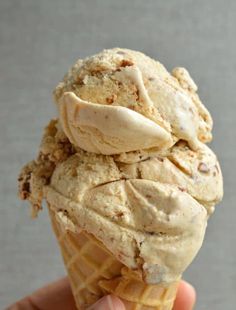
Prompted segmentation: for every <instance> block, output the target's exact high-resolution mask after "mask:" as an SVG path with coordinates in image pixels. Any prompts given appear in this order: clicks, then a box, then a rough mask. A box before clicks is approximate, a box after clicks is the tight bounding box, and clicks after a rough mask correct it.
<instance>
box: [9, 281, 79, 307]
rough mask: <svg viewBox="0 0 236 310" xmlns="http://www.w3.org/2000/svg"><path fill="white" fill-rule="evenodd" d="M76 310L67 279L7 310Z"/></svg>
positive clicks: (40, 290) (46, 287)
mask: <svg viewBox="0 0 236 310" xmlns="http://www.w3.org/2000/svg"><path fill="white" fill-rule="evenodd" d="M51 309H57V310H65V309H70V310H76V309H77V308H76V306H75V302H74V298H73V295H72V292H71V288H70V284H69V281H68V279H67V278H63V279H61V280H59V281H56V282H54V283H51V284H49V285H47V286H44V287H43V288H41V289H39V290H37V291H36V292H34V293H33V294H32V295H30V296H27V297H25V298H24V299H22V300H20V301H18V302H17V303H15V304H14V305H12V306H10V307H8V308H7V310H51Z"/></svg>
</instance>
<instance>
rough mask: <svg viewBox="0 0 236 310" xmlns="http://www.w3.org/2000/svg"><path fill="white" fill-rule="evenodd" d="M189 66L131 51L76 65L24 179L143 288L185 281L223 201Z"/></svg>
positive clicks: (27, 189) (27, 192)
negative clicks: (134, 272) (136, 275)
mask: <svg viewBox="0 0 236 310" xmlns="http://www.w3.org/2000/svg"><path fill="white" fill-rule="evenodd" d="M196 91H197V86H196V85H195V83H194V82H193V80H192V79H191V77H190V76H189V74H188V72H187V70H185V69H184V68H175V69H174V70H173V72H172V74H170V73H168V71H167V70H166V69H165V68H164V67H163V66H162V65H161V64H160V63H159V62H157V61H154V60H152V59H150V58H149V57H147V56H145V55H144V54H142V53H139V52H135V51H131V50H127V49H119V48H116V49H111V50H105V51H103V52H102V53H100V54H97V55H95V56H92V57H89V58H86V59H85V60H79V61H78V62H77V63H76V64H75V65H74V66H73V67H72V69H71V70H70V71H69V72H68V74H67V75H66V76H65V78H64V79H63V82H61V83H60V84H59V85H58V86H57V87H56V89H55V91H54V97H55V100H56V104H57V107H58V113H59V118H58V120H53V121H51V122H50V123H49V125H48V127H47V128H46V130H45V133H44V136H43V140H42V143H41V147H40V152H39V156H38V158H37V159H36V160H35V161H33V162H31V163H29V164H28V165H27V166H25V167H24V168H23V170H22V172H21V175H20V177H19V189H20V190H19V191H20V195H21V197H22V198H23V199H28V200H29V201H30V202H31V204H32V205H33V210H34V213H37V211H38V210H39V209H40V208H41V203H42V200H43V199H45V200H46V201H47V203H48V204H49V205H50V206H51V208H52V209H53V211H54V212H56V213H58V214H61V215H63V216H61V219H62V221H64V224H65V225H67V226H68V229H69V230H70V229H71V230H74V231H75V230H76V229H82V230H84V231H86V232H88V233H90V234H92V235H93V236H95V237H96V238H97V239H98V240H99V241H100V242H102V243H103V244H104V246H105V247H106V248H107V249H108V250H109V251H110V252H111V253H112V254H113V255H114V256H115V258H116V259H117V260H119V261H120V262H121V263H122V264H124V265H125V266H127V267H128V268H129V269H138V270H141V271H142V274H143V278H144V280H145V282H146V283H149V284H156V283H160V282H163V283H171V282H173V281H176V280H178V279H179V278H180V277H181V275H182V273H183V271H184V270H185V269H186V268H187V266H188V265H189V264H190V263H191V261H192V260H193V258H194V257H195V255H196V254H197V252H198V250H199V249H200V247H201V245H202V241H203V238H204V235H205V229H206V225H207V219H208V217H209V215H211V214H212V212H213V211H214V207H215V204H216V203H218V202H219V201H220V200H221V198H222V195H223V189H222V188H223V186H222V175H221V171H220V167H219V163H218V161H217V158H216V156H215V154H214V153H213V152H212V151H211V150H210V149H209V148H208V147H207V146H206V145H205V143H206V142H209V141H210V140H211V138H212V135H211V129H212V119H211V116H210V114H209V112H208V111H207V110H206V108H205V107H204V106H203V104H202V103H201V101H200V99H199V97H198V95H197V93H196Z"/></svg>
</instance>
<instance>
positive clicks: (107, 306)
mask: <svg viewBox="0 0 236 310" xmlns="http://www.w3.org/2000/svg"><path fill="white" fill-rule="evenodd" d="M87 310H125V306H124V305H123V303H122V301H121V300H120V299H119V298H118V297H116V296H114V295H107V296H104V297H103V298H101V299H100V300H98V301H97V302H96V303H95V304H94V305H92V306H91V307H89V308H88V309H87Z"/></svg>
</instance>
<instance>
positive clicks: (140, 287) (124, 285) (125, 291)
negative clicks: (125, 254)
mask: <svg viewBox="0 0 236 310" xmlns="http://www.w3.org/2000/svg"><path fill="white" fill-rule="evenodd" d="M124 270H125V271H124ZM127 270H128V269H127V268H126V267H124V268H122V276H121V277H117V278H115V279H112V280H104V281H100V283H99V284H100V286H101V287H102V288H103V289H104V290H105V291H107V293H112V294H114V295H116V296H119V297H120V298H121V299H122V300H123V302H124V304H125V306H126V309H127V310H154V309H155V310H170V309H172V306H173V302H174V298H175V296H176V291H177V287H178V282H175V283H172V284H171V285H170V286H168V287H164V286H162V285H147V284H145V283H144V282H143V281H140V280H139V279H138V278H137V277H135V276H132V273H131V274H130V273H129V271H128V272H127Z"/></svg>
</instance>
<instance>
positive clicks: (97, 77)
mask: <svg viewBox="0 0 236 310" xmlns="http://www.w3.org/2000/svg"><path fill="white" fill-rule="evenodd" d="M196 90H197V87H196V85H195V84H194V82H193V81H192V79H191V78H190V76H189V74H188V72H187V71H186V70H185V69H183V68H176V69H175V70H174V71H173V75H171V74H169V73H168V72H167V71H166V69H165V68H164V67H163V66H162V65H161V64H160V63H158V62H156V61H154V60H152V59H150V58H149V57H147V56H145V55H144V54H142V53H139V52H134V51H130V50H126V49H111V50H105V51H103V52H102V53H100V54H98V55H95V56H93V57H90V58H87V59H85V60H84V61H81V60H79V61H78V62H77V63H76V64H75V65H74V67H72V69H71V70H70V71H69V73H68V74H67V76H66V77H65V78H64V80H63V82H62V83H60V84H59V85H58V87H57V88H56V90H55V92H54V94H55V99H56V102H57V103H58V106H59V111H60V120H61V123H62V126H63V129H64V131H65V132H66V134H67V136H68V138H69V139H70V141H71V143H73V144H74V145H76V146H78V147H80V148H82V149H84V150H86V151H89V152H95V153H98V154H104V155H112V154H120V153H123V152H129V151H135V150H140V149H149V148H156V149H157V150H160V149H167V148H169V147H170V146H172V145H173V144H174V143H175V142H176V141H178V140H180V139H182V140H185V141H187V142H188V143H189V145H190V147H191V148H193V149H196V148H198V147H199V141H202V142H206V141H210V140H211V129H212V120H211V117H210V114H209V113H208V111H207V110H206V109H205V107H204V106H203V105H202V103H201V102H200V100H199V98H198V96H197V95H196Z"/></svg>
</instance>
